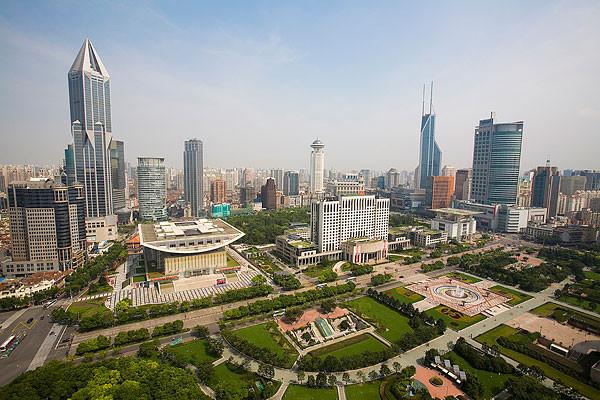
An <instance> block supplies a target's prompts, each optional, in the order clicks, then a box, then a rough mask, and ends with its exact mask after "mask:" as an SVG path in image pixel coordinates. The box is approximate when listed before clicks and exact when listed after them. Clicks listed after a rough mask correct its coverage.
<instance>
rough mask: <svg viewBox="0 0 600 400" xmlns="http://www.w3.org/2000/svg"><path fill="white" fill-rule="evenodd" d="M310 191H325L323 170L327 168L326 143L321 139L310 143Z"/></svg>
mask: <svg viewBox="0 0 600 400" xmlns="http://www.w3.org/2000/svg"><path fill="white" fill-rule="evenodd" d="M310 147H311V148H312V151H311V153H310V191H311V193H322V192H323V170H324V168H325V145H324V144H323V142H321V141H320V140H319V139H317V140H315V141H314V142H312V144H311V145H310Z"/></svg>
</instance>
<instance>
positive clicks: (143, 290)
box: [106, 271, 258, 310]
mask: <svg viewBox="0 0 600 400" xmlns="http://www.w3.org/2000/svg"><path fill="white" fill-rule="evenodd" d="M236 274H237V278H238V279H237V280H236V281H235V282H232V283H226V284H223V285H218V286H217V285H215V286H210V287H204V288H198V289H188V290H182V291H178V292H170V293H160V292H159V290H157V289H156V288H155V286H154V284H153V285H151V286H150V287H136V288H131V289H129V288H127V289H123V290H115V291H114V292H113V293H112V295H111V296H110V297H109V298H108V300H107V302H106V307H108V308H109V309H111V310H112V309H114V307H115V305H116V304H117V303H118V302H119V301H121V300H124V299H130V300H131V304H132V306H133V307H137V306H144V305H147V304H164V303H173V302H181V301H192V300H194V299H201V298H204V297H212V296H214V295H218V294H221V293H225V292H227V291H229V290H233V289H243V288H246V287H248V286H251V285H252V278H254V277H255V276H256V275H258V273H257V272H255V271H244V272H236Z"/></svg>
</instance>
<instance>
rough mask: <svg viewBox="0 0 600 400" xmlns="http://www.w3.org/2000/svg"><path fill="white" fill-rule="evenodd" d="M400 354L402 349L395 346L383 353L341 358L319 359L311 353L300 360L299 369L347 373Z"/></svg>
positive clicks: (329, 356) (374, 352) (366, 353)
mask: <svg viewBox="0 0 600 400" xmlns="http://www.w3.org/2000/svg"><path fill="white" fill-rule="evenodd" d="M399 352H400V349H399V348H398V346H396V345H394V346H392V347H386V348H385V349H384V350H381V351H371V350H366V351H364V352H362V353H360V354H352V355H347V356H341V357H337V356H335V355H332V354H330V355H328V356H326V357H318V356H312V355H311V354H310V353H309V354H307V355H306V356H304V357H302V358H301V359H300V361H299V362H298V368H299V369H301V370H303V371H326V372H337V371H346V370H351V369H357V368H362V367H366V366H369V365H374V364H378V363H380V362H382V361H385V360H388V359H390V358H392V357H394V356H396V355H397V354H399Z"/></svg>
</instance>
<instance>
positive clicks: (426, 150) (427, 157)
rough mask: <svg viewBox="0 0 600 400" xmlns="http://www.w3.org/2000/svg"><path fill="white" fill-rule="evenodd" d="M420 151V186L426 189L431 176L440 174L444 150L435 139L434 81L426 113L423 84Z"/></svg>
mask: <svg viewBox="0 0 600 400" xmlns="http://www.w3.org/2000/svg"><path fill="white" fill-rule="evenodd" d="M420 146H421V147H420V151H419V166H418V169H419V179H418V181H417V183H418V187H419V188H421V189H425V188H426V187H427V183H428V181H429V177H431V176H439V175H440V165H441V163H442V152H441V151H440V148H439V146H438V144H437V142H436V141H435V113H434V112H433V82H431V94H430V97H429V112H428V113H425V86H423V109H422V112H421V145H420Z"/></svg>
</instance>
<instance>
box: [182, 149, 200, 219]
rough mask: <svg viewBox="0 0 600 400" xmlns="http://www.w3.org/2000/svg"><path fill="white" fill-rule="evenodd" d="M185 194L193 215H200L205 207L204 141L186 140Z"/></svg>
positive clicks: (184, 156)
mask: <svg viewBox="0 0 600 400" xmlns="http://www.w3.org/2000/svg"><path fill="white" fill-rule="evenodd" d="M183 194H184V196H185V201H186V203H188V204H189V205H190V206H191V208H192V216H194V217H200V216H202V214H203V211H202V210H203V209H204V163H203V158H202V141H201V140H198V139H190V140H186V141H185V148H184V150H183Z"/></svg>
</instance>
